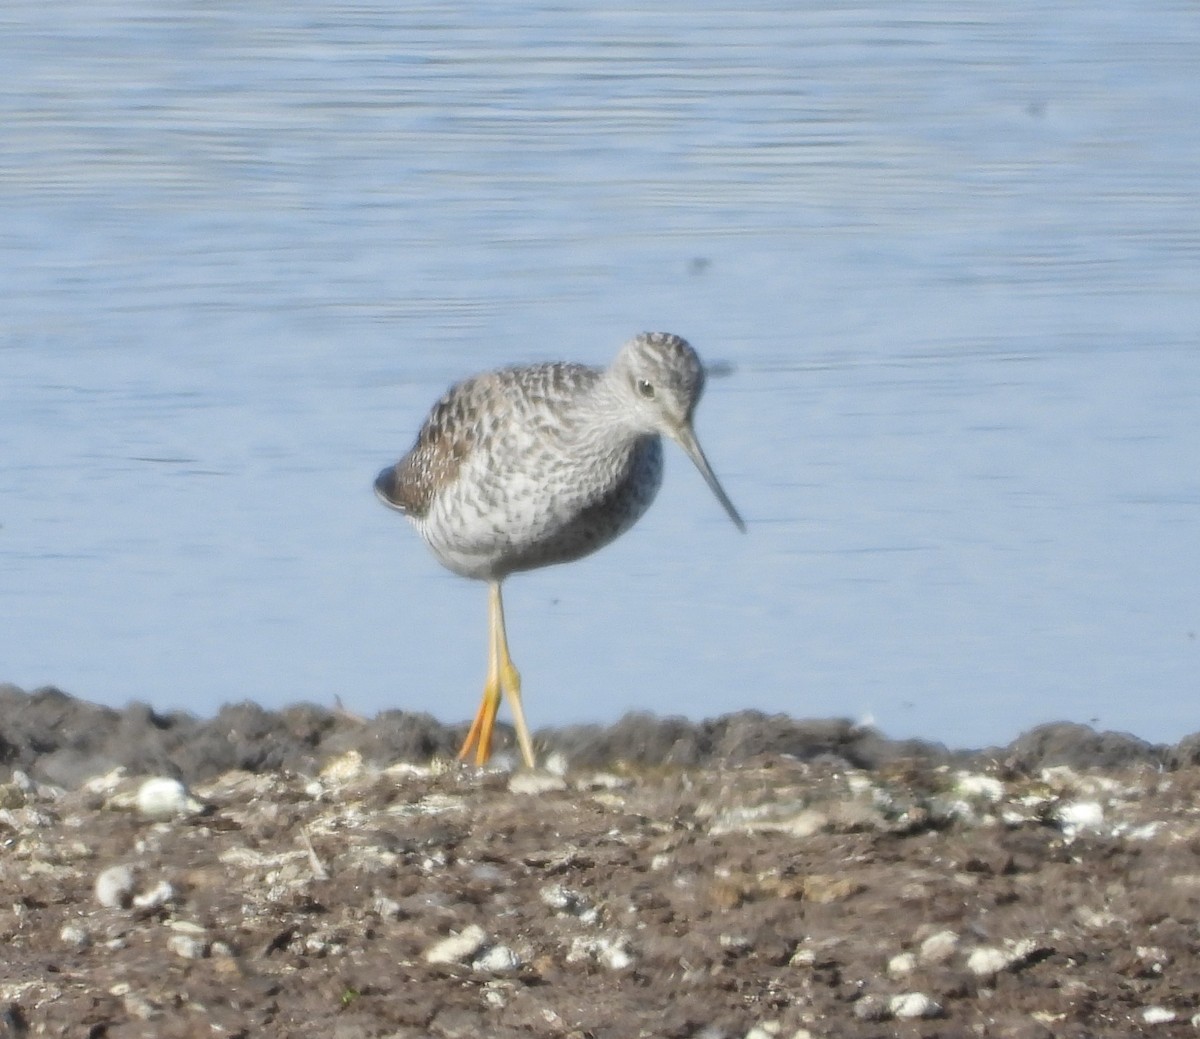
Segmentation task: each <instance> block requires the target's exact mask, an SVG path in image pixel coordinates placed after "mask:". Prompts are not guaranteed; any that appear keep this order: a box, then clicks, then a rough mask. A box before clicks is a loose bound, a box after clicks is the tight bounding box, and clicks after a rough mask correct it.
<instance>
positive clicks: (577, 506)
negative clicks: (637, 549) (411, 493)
mask: <svg viewBox="0 0 1200 1039" xmlns="http://www.w3.org/2000/svg"><path fill="white" fill-rule="evenodd" d="M505 456H506V457H511V458H519V459H522V464H520V465H516V466H512V467H507V468H491V469H489V468H487V467H486V466H485V465H484V464H483V462H484V461H485V459H480V462H479V465H478V467H477V468H476V467H473V466H468V467H467V470H468V471H464V472H462V473H461V474H460V479H458V480H456V481H455V485H454V486H453V487H449V488H446V489H445V490H444V492H443V493H441V494H439V496H438V498H437V500H436V501H435V502H434V503H433V505H432V507H431V508H430V509H429V512H428V513H427V515H426V516H424V517H423V518H422V519H419V520H417V521H416V522H417V526H418V529H419V530H420V532H421V536H422V537H423V538H424V539H425V541H426V543H427V544H428V545H429V547H430V548H431V549H432V550H433V552H434V554H435V555H436V556H437V557H438V559H439V560H440V561H441V563H442V564H443V565H444V566H446V567H448V568H449V569H450V570H453V571H454V572H455V573H458V574H462V575H463V576H464V577H474V578H479V579H486V580H496V579H500V578H503V577H505V576H506V575H508V574H511V573H516V572H518V571H521V570H532V569H535V568H537V567H542V566H551V565H553V564H555V563H567V562H570V561H572V560H575V559H579V558H581V557H582V556H586V555H588V554H590V553H592V552H594V551H596V550H597V549H599V548H602V547H603V546H605V545H607V544H608V543H609V542H610V541H612V540H613V539H614V538H616V537H618V536H619V535H621V534H622V533H624V532H625V531H626V530H628V529H629V528H630V527H631V526H632V525H633V524H634V523H635V522H636V521H637V520H638V519H639V518H640V517H641V515H642V514H643V513H644V512H645V511H646V510H647V509H648V508H649V507H650V505H651V503H652V502H653V501H654V497H655V495H656V494H657V493H658V488H659V486H660V485H661V484H662V467H663V457H662V443H661V441H660V440H659V438H658V437H656V436H647V437H643V438H640V439H638V440H637V441H635V442H634V443H633V444H632V445H630V446H629V448H628V449H627V450H625V451H622V452H619V453H616V454H614V455H612V456H598V457H594V458H590V459H588V460H587V464H585V465H583V466H581V465H580V461H581V460H580V459H579V458H578V457H577V456H574V457H567V456H563V457H556V456H555V455H554V454H553V453H550V454H546V453H542V454H538V455H531V454H529V453H523V452H521V451H519V450H517V451H513V452H505ZM492 457H493V460H494V458H495V456H492Z"/></svg>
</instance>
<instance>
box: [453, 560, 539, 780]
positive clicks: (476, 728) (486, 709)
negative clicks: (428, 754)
mask: <svg viewBox="0 0 1200 1039" xmlns="http://www.w3.org/2000/svg"><path fill="white" fill-rule="evenodd" d="M501 692H503V694H504V695H505V696H507V697H508V702H509V705H510V706H511V708H512V712H513V721H514V724H515V726H516V730H517V743H518V744H520V747H521V757H522V758H524V760H525V764H526V766H527V767H528V768H533V767H534V757H533V740H532V739H530V737H529V728H528V726H526V724H525V712H524V710H523V709H522V707H521V676H520V675H519V674H518V673H517V669H516V668H515V667H514V666H513V662H512V657H511V656H509V653H508V635H507V634H506V633H505V630H504V601H503V600H502V599H501V597H500V584H499V582H497V581H493V582H492V583H491V585H489V587H488V673H487V681H486V682H485V683H484V686H483V700H482V702H481V703H480V704H479V710H478V711H476V712H475V720H474V721H472V722H471V728H470V729H469V730H468V731H467V738H466V739H465V740H463V745H462V748H461V749H460V750H459V752H458V759H459V760H460V761H465V760H466V759H467V758H468V757H470V755H471V751H472V749H473V750H474V751H475V764H476V765H484V764H486V763H487V760H488V758H490V757H491V755H492V732H493V730H494V729H495V727H496V711H497V710H498V709H499V707H500V696H501Z"/></svg>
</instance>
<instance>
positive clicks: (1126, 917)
mask: <svg viewBox="0 0 1200 1039" xmlns="http://www.w3.org/2000/svg"><path fill="white" fill-rule="evenodd" d="M462 731H463V730H462V727H461V726H460V727H443V726H440V725H438V723H436V722H435V721H433V720H432V719H429V718H425V717H422V716H413V715H404V714H401V713H399V712H394V713H389V714H386V715H380V716H379V717H377V718H374V719H369V720H364V719H357V718H353V717H351V716H349V715H346V714H344V713H339V712H330V711H325V710H322V709H321V708H317V707H312V706H302V707H297V708H293V709H290V710H288V711H283V712H278V713H272V712H267V711H263V710H261V709H260V708H257V707H254V706H253V705H250V704H240V705H234V706H232V707H229V708H226V709H225V710H223V711H222V712H221V713H220V714H219V715H217V716H216V718H213V719H208V720H200V719H196V718H192V717H190V716H187V715H170V716H160V715H157V714H155V712H153V711H152V710H150V709H149V708H147V707H145V706H144V705H131V706H130V707H128V708H126V709H125V710H123V711H113V710H109V709H106V708H100V707H96V706H95V705H92V704H87V703H86V702H84V701H80V700H76V699H74V698H72V697H69V696H67V695H66V694H64V693H61V692H59V691H57V690H53V689H46V690H38V691H36V692H33V693H25V692H23V691H21V690H19V689H16V688H15V687H12V686H0V1037H18V1036H26V1035H50V1036H81V1037H109V1039H125V1037H134V1036H139V1037H141V1036H146V1037H175V1036H180V1037H182V1036H197V1037H198V1036H206V1037H212V1036H216V1037H235V1036H242V1037H247V1039H249V1037H267V1039H270V1037H285V1036H286V1037H297V1039H299V1037H305V1039H311V1037H316V1036H319V1037H331V1039H368V1037H398V1039H419V1037H437V1039H441V1037H478V1036H488V1037H497V1039H506V1037H510V1036H512V1037H516V1036H522V1037H531V1036H546V1037H572V1039H585V1037H591V1039H631V1037H638V1036H647V1037H651V1036H653V1037H665V1039H676V1037H677V1039H690V1037H696V1039H773V1037H781V1039H803V1037H807V1036H813V1037H818V1036H819V1037H838V1039H855V1037H868V1036H869V1037H876V1036H879V1037H885V1036H914V1037H915V1036H928V1037H933V1036H1003V1037H1012V1039H1034V1037H1039V1039H1040V1037H1046V1039H1050V1037H1081V1039H1082V1037H1085V1036H1087V1037H1093V1036H1094V1037H1108V1036H1130V1035H1161V1036H1173V1035H1194V1034H1196V1033H1197V1031H1198V1030H1200V855H1198V853H1200V737H1189V738H1188V739H1186V740H1184V741H1182V742H1181V743H1180V744H1178V745H1175V746H1155V745H1150V744H1147V743H1144V742H1142V741H1140V740H1136V739H1134V738H1133V737H1130V736H1126V735H1121V734H1113V733H1097V732H1094V731H1093V730H1091V729H1088V728H1086V727H1083V726H1075V725H1051V726H1043V727H1041V728H1039V729H1035V730H1032V731H1031V732H1029V733H1026V734H1025V735H1023V736H1021V737H1019V738H1018V739H1017V740H1016V741H1014V743H1012V744H1011V745H1009V746H1007V747H1003V748H990V749H988V750H986V751H978V752H972V753H967V752H950V751H947V750H946V749H945V748H942V747H939V746H936V745H931V744H924V743H919V742H906V743H898V742H892V741H888V740H886V739H884V738H883V737H881V736H880V735H879V734H878V733H875V732H872V731H871V730H866V729H861V728H857V727H855V726H853V725H851V724H850V723H848V722H844V721H820V722H811V721H810V722H801V721H795V720H791V719H786V718H779V717H766V716H763V715H756V714H752V713H746V714H741V715H734V716H730V717H727V718H722V719H716V720H714V721H710V722H704V723H697V724H692V723H689V722H685V721H681V720H678V719H656V718H652V717H649V716H633V717H630V718H627V719H625V720H623V721H622V722H620V723H618V725H616V726H613V727H609V728H596V727H585V728H579V729H571V730H560V731H557V732H543V733H539V734H538V743H539V749H540V753H541V754H542V756H543V760H544V763H545V765H546V768H545V769H542V770H539V771H537V772H526V771H521V770H512V768H511V764H512V760H513V759H512V755H511V753H509V754H502V755H501V756H500V760H499V767H498V768H496V769H495V770H492V771H485V772H481V771H479V770H476V769H473V768H466V767H461V766H458V765H456V764H454V763H453V761H452V753H453V749H454V747H455V744H456V741H457V740H458V739H460V738H461V736H462Z"/></svg>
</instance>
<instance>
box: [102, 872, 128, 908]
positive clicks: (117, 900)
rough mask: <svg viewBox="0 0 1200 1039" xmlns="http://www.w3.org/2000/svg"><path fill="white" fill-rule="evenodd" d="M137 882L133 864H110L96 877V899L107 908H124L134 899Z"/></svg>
mask: <svg viewBox="0 0 1200 1039" xmlns="http://www.w3.org/2000/svg"><path fill="white" fill-rule="evenodd" d="M136 884H137V877H136V876H135V874H134V871H133V867H132V866H125V865H119V866H109V867H108V869H106V870H103V871H101V873H100V875H99V876H98V877H96V887H95V893H96V901H97V902H99V903H100V904H101V905H102V906H104V907H105V908H106V909H124V908H126V907H127V906H128V905H129V904H130V903H131V902H132V901H133V889H134V887H135V886H136Z"/></svg>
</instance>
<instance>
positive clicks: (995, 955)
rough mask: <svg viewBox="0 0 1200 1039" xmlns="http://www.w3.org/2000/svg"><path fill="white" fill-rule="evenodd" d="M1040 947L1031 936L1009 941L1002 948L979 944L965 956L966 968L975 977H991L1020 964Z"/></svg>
mask: <svg viewBox="0 0 1200 1039" xmlns="http://www.w3.org/2000/svg"><path fill="white" fill-rule="evenodd" d="M1041 949H1042V946H1040V945H1039V944H1038V943H1037V942H1036V941H1034V940H1033V939H1032V938H1023V939H1022V940H1021V941H1017V942H1010V943H1008V944H1007V945H1005V947H1004V948H997V947H995V946H980V947H979V948H978V949H975V950H973V951H972V952H971V955H970V956H968V957H967V970H969V971H970V972H971V973H972V974H974V975H975V976H976V977H980V978H985V977H992V976H994V975H996V974H999V973H1000V972H1001V971H1005V970H1013V969H1014V968H1017V967H1020V966H1022V965H1023V964H1024V963H1025V962H1026V961H1028V959H1029V958H1030V957H1031V956H1033V955H1034V954H1035V953H1037V952H1038V951H1040V950H1041Z"/></svg>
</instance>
